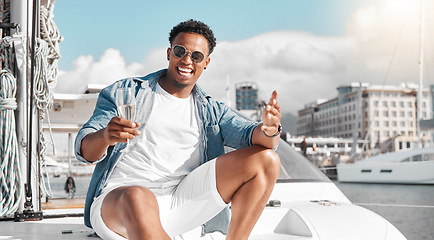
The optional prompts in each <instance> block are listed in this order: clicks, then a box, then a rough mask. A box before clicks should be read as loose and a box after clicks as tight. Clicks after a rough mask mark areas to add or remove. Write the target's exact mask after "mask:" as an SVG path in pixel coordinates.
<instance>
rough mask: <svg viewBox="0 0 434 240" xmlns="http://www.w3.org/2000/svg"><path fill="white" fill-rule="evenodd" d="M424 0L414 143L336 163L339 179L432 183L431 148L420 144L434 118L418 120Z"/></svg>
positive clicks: (432, 156)
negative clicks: (351, 161)
mask: <svg viewBox="0 0 434 240" xmlns="http://www.w3.org/2000/svg"><path fill="white" fill-rule="evenodd" d="M423 4H424V1H421V7H420V16H421V18H420V19H421V21H420V22H421V27H420V54H419V58H420V60H419V89H418V91H417V118H416V119H417V120H416V124H417V147H415V148H412V149H409V150H403V151H397V152H387V153H384V154H379V155H375V156H373V157H369V158H365V159H362V160H358V161H355V162H354V163H340V164H337V166H336V167H337V175H338V180H339V181H340V182H358V183H396V184H434V148H432V147H426V148H424V147H423V144H422V142H423V140H422V138H421V136H422V132H421V129H425V130H432V129H434V127H433V126H434V125H433V123H434V119H429V120H421V116H422V114H421V111H422V110H421V109H422V100H421V99H422V94H423V67H424V51H423V50H424V5H423Z"/></svg>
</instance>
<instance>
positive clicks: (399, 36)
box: [362, 11, 409, 149]
mask: <svg viewBox="0 0 434 240" xmlns="http://www.w3.org/2000/svg"><path fill="white" fill-rule="evenodd" d="M408 18H409V11H407V16H406V18H405V19H404V21H403V23H402V26H401V30H400V32H399V35H398V39H397V41H396V44H395V47H394V50H393V53H392V57H391V58H390V60H389V65H388V67H387V71H386V76H385V77H384V80H383V85H382V89H381V92H380V98H379V99H378V102H379V103H380V101H381V100H382V99H383V95H384V89H385V85H386V81H387V80H388V78H389V74H390V69H391V68H392V64H393V60H394V59H395V55H396V52H397V50H398V46H399V43H400V42H401V37H402V33H403V32H404V27H405V26H406V25H407V21H408ZM373 119H374V115H373V114H372V115H371V116H370V118H369V122H368V131H367V132H366V136H365V139H364V140H365V141H367V140H368V138H369V135H370V131H369V130H370V129H371V125H372V122H373ZM365 147H366V143H363V145H362V149H365Z"/></svg>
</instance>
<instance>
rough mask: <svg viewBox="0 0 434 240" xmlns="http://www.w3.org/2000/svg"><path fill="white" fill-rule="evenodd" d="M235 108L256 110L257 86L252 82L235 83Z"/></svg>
mask: <svg viewBox="0 0 434 240" xmlns="http://www.w3.org/2000/svg"><path fill="white" fill-rule="evenodd" d="M235 89H236V102H237V110H256V109H257V108H258V103H259V101H258V86H257V85H256V83H254V82H242V83H238V84H236V85H235Z"/></svg>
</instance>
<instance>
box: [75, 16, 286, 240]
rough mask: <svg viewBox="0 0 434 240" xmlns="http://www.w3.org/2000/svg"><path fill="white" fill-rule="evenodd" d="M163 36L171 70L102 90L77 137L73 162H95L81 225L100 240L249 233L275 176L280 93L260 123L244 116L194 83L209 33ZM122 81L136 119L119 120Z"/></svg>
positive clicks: (206, 54) (194, 24) (196, 30)
mask: <svg viewBox="0 0 434 240" xmlns="http://www.w3.org/2000/svg"><path fill="white" fill-rule="evenodd" d="M169 42H170V47H169V48H168V49H167V60H168V61H169V66H168V69H163V70H160V71H157V72H155V73H151V74H149V75H147V76H145V77H140V78H128V79H124V80H120V81H117V82H115V83H114V84H112V85H111V86H109V87H107V88H105V89H103V90H102V91H101V93H100V96H99V98H98V102H97V105H96V108H95V111H94V114H93V115H92V117H91V118H90V119H89V121H88V122H87V123H86V124H85V125H84V126H83V128H82V129H81V130H80V131H79V133H78V135H77V139H76V156H77V158H78V159H79V160H81V161H86V162H94V163H97V166H96V167H95V171H94V173H93V175H92V180H91V182H90V186H89V190H88V194H87V198H86V207H85V224H86V225H87V226H89V227H92V228H93V229H94V230H95V231H96V233H97V234H98V235H99V236H100V237H101V238H103V239H126V238H127V239H158V240H161V239H171V238H174V237H175V236H178V235H182V234H183V233H185V232H187V231H190V230H192V229H194V228H196V227H199V226H200V225H203V233H208V232H213V231H220V232H222V233H224V234H226V239H236V240H242V239H247V238H248V236H249V234H250V232H251V231H252V229H253V227H254V225H255V223H256V221H257V220H258V218H259V216H260V215H261V213H262V211H263V209H264V207H265V205H266V203H267V201H268V198H269V196H270V194H271V191H272V189H273V187H274V184H275V181H276V179H277V177H278V175H279V169H280V159H279V157H278V155H277V154H276V153H275V152H274V151H273V150H272V149H273V148H275V147H276V146H277V144H278V140H279V135H280V132H281V125H280V119H281V115H280V107H279V104H278V102H277V92H276V91H275V92H273V93H272V96H271V98H270V101H269V103H268V104H267V106H266V107H265V109H264V110H263V114H262V123H254V122H250V121H247V120H245V119H243V118H241V117H239V116H238V115H237V114H236V113H235V112H233V111H232V110H231V109H230V108H228V107H226V106H225V105H223V104H222V103H219V102H216V101H214V100H213V99H212V98H211V97H210V96H209V95H207V94H206V93H205V92H203V91H202V90H201V89H200V88H199V86H198V85H197V84H196V83H197V81H198V79H199V77H200V75H201V74H202V72H203V71H204V70H205V69H206V68H207V66H208V65H209V63H210V60H211V59H210V54H211V53H212V51H213V49H214V47H215V45H216V40H215V38H214V35H213V32H212V31H211V29H210V28H209V27H208V26H207V25H205V24H204V23H202V22H199V21H195V20H189V21H186V22H182V23H180V24H178V25H176V26H175V27H174V28H173V29H172V31H171V32H170V36H169ZM124 87H131V88H133V89H134V90H135V95H136V101H137V104H136V115H135V118H134V119H133V121H129V120H127V119H124V118H121V117H118V112H117V106H116V96H115V95H116V89H118V88H124ZM128 139H130V145H131V146H132V147H131V148H129V149H131V150H129V151H122V150H123V149H125V147H126V144H125V143H126V142H127V140H128ZM224 146H229V147H232V148H235V149H237V150H234V151H232V152H230V153H225V151H224ZM229 203H231V214H229V213H228V211H229V208H228V204H229Z"/></svg>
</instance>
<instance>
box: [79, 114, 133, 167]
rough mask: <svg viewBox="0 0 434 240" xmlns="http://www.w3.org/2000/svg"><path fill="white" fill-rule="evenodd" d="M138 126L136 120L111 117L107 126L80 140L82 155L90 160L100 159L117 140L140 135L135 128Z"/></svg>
mask: <svg viewBox="0 0 434 240" xmlns="http://www.w3.org/2000/svg"><path fill="white" fill-rule="evenodd" d="M139 126H140V123H138V122H132V121H129V120H127V119H125V118H121V117H113V118H112V119H111V120H110V122H109V123H108V124H107V127H105V128H103V129H100V130H99V131H96V132H94V133H90V134H88V135H86V137H84V138H83V140H82V141H81V154H82V156H83V157H84V158H85V159H86V160H88V161H90V162H95V161H97V160H98V159H101V158H102V157H103V156H104V154H105V152H106V151H107V148H108V147H109V146H113V145H115V144H116V143H117V142H127V139H134V138H135V137H136V136H138V135H140V131H139V130H137V129H135V128H137V127H139Z"/></svg>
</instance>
